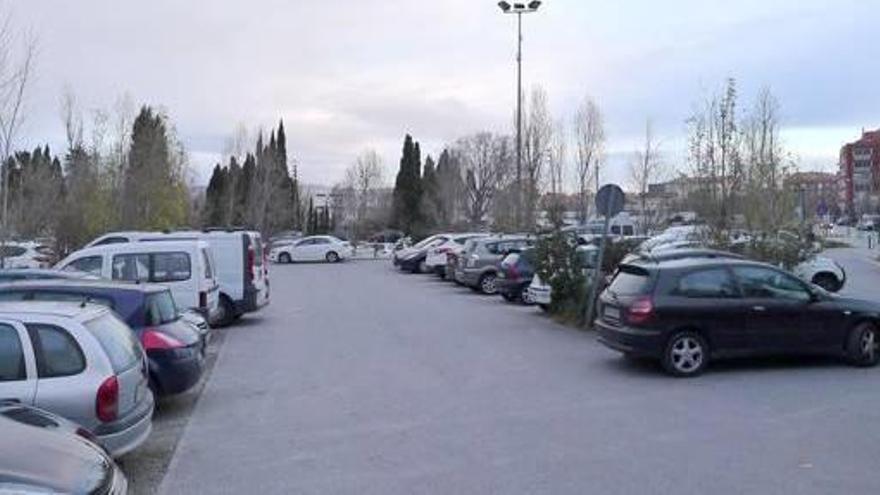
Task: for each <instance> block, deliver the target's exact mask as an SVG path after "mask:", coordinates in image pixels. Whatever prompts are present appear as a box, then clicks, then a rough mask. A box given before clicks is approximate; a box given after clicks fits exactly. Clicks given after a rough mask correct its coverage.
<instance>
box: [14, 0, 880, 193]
mask: <svg viewBox="0 0 880 495" xmlns="http://www.w3.org/2000/svg"><path fill="white" fill-rule="evenodd" d="M6 5H7V6H8V8H9V10H10V11H11V13H12V15H13V19H14V22H15V24H16V26H18V27H21V28H26V29H29V30H31V31H32V32H34V33H35V34H36V35H37V36H38V38H39V47H40V50H39V58H38V65H37V79H36V81H35V83H34V84H33V85H32V86H31V91H30V94H29V98H28V120H27V122H26V126H25V128H24V132H23V136H22V146H33V145H36V144H38V143H45V142H48V143H49V144H50V145H52V146H53V148H55V150H56V151H59V150H60V148H61V147H62V145H63V129H62V126H61V123H60V119H59V117H58V115H59V111H58V108H59V99H60V95H61V94H62V91H63V89H64V87H65V86H69V87H71V88H72V89H73V91H74V92H75V93H76V95H77V96H78V99H79V101H80V104H81V105H82V106H83V107H84V108H85V109H87V110H88V109H91V108H98V107H103V108H109V107H111V106H112V103H113V101H114V100H115V99H116V98H117V97H118V96H119V95H121V94H123V93H128V94H130V95H131V97H132V98H133V99H134V100H135V101H136V102H137V103H138V104H141V103H147V104H152V105H157V106H161V107H163V108H165V109H166V110H167V112H168V114H169V116H170V117H171V119H172V120H173V122H174V124H175V125H176V127H177V129H178V133H179V135H180V136H181V138H182V139H183V141H184V143H185V144H186V146H187V148H188V150H189V152H190V154H191V161H192V163H193V166H194V169H195V170H196V172H197V173H196V177H197V180H198V181H199V182H207V177H208V175H209V173H210V168H211V167H212V166H213V164H214V163H216V161H217V160H218V159H219V158H220V154H221V153H222V152H223V149H224V143H225V142H226V140H227V139H228V137H229V136H230V135H231V134H232V132H233V130H234V129H235V127H236V126H237V125H238V124H239V123H244V124H245V125H246V126H248V127H249V128H252V129H257V128H259V127H263V128H266V129H268V128H270V127H271V126H273V125H274V124H275V123H276V122H277V121H278V120H279V119H281V118H283V119H284V122H285V125H286V127H287V135H288V150H289V151H290V153H291V155H292V157H293V158H295V159H296V160H297V161H298V162H299V163H300V175H301V178H302V180H303V181H305V182H308V183H324V184H329V183H333V182H335V181H337V180H338V179H340V177H341V176H342V173H343V170H344V169H345V167H346V166H347V165H348V164H350V163H351V162H352V161H353V160H354V157H355V156H356V155H357V154H358V152H359V151H361V150H363V149H364V148H367V147H374V148H376V149H378V150H379V151H380V153H381V155H382V156H383V158H384V161H385V167H386V170H387V175H388V180H389V181H390V180H393V173H394V172H395V171H396V167H397V161H398V160H399V157H400V148H401V143H402V138H403V135H404V134H405V133H411V134H413V136H414V137H415V138H416V139H417V140H419V141H421V142H422V149H423V152H426V153H432V154H436V153H437V152H438V151H439V150H440V149H441V148H442V146H443V144H444V143H448V142H451V141H453V140H455V139H456V138H457V137H460V136H462V135H465V134H467V133H470V132H474V131H478V130H492V131H496V132H510V131H511V127H512V125H511V124H512V122H513V118H512V116H513V104H514V102H515V79H514V77H515V65H514V52H515V40H516V38H515V23H514V21H515V18H514V17H513V16H504V15H502V14H501V12H500V10H499V9H498V7H497V6H496V2H495V1H492V0H434V1H430V0H381V1H377V0H374V1H371V2H367V1H360V0H248V1H241V0H210V1H195V0H148V1H147V0H145V1H121V0H21V1H14V2H8V3H7V4H6ZM877 7H878V5H877V2H876V0H873V1H865V0H860V1H854V0H853V1H850V0H772V1H770V0H736V1H735V2H733V1H729V0H667V1H664V2H658V1H656V0H618V1H613V2H609V1H598V0H596V1H594V0H546V1H545V2H544V5H543V6H542V7H541V10H540V12H538V13H537V14H533V15H529V16H528V17H527V18H525V19H524V30H525V33H524V36H525V54H524V64H525V65H524V82H525V84H526V85H527V86H531V85H533V84H540V85H542V86H544V88H545V89H546V90H547V92H548V94H549V98H550V104H551V109H552V111H553V113H554V114H555V116H556V117H557V118H559V119H562V120H563V121H564V122H569V123H570V121H571V118H572V114H573V112H574V109H575V108H576V106H577V104H578V103H579V101H580V100H581V99H582V98H583V96H584V95H585V94H590V95H592V96H593V97H594V98H595V99H596V100H597V101H598V102H599V104H600V106H601V107H602V109H603V111H604V114H605V117H606V123H607V133H608V136H609V145H608V147H609V150H610V151H611V152H612V154H614V156H615V159H613V160H611V163H610V165H609V167H608V168H609V169H610V170H609V173H608V174H607V176H606V177H605V178H606V179H616V180H624V179H625V177H626V176H627V174H626V173H625V171H624V170H623V169H624V168H625V167H624V163H623V162H624V160H623V158H621V157H624V156H626V155H625V154H626V153H629V152H631V150H632V149H633V147H634V146H635V144H634V143H635V140H636V139H637V137H638V135H639V134H640V133H641V132H642V129H643V127H644V121H645V119H646V118H648V117H650V118H651V119H652V120H653V121H654V123H655V126H656V127H657V132H658V134H660V136H661V137H662V139H663V142H664V148H665V151H666V152H667V154H668V156H669V157H668V160H669V161H678V160H679V158H678V157H680V156H681V154H682V150H681V148H682V146H683V145H682V143H683V138H684V120H685V119H686V117H687V116H688V114H689V112H690V110H691V108H692V107H693V105H694V104H695V103H696V102H697V101H699V100H700V99H701V98H703V97H705V96H706V95H707V94H709V93H711V92H713V91H715V90H717V89H718V88H719V87H720V85H721V84H722V82H723V80H724V78H725V77H728V76H733V77H736V78H737V79H738V80H739V84H740V89H741V91H742V93H743V96H744V98H745V99H749V98H750V97H751V95H752V94H754V93H755V92H756V91H757V90H758V89H759V88H760V87H762V86H765V85H767V86H770V87H771V88H772V90H773V91H774V92H775V93H776V95H777V97H778V98H779V100H780V101H781V103H782V112H783V116H784V123H785V125H786V131H785V138H786V143H787V145H788V147H789V149H790V150H792V151H794V152H795V153H797V154H798V155H799V156H800V157H801V158H802V161H803V163H804V165H805V168H821V167H824V168H826V169H830V168H832V167H833V166H834V164H835V161H836V155H837V153H838V150H839V146H840V145H841V144H842V143H843V142H844V141H846V140H851V139H854V138H856V137H858V133H859V132H860V130H861V128H862V127H872V126H874V127H877V126H880V98H878V83H877V81H880V62H878V61H880V43H878V42H877V35H876V33H877V22H876V19H877Z"/></svg>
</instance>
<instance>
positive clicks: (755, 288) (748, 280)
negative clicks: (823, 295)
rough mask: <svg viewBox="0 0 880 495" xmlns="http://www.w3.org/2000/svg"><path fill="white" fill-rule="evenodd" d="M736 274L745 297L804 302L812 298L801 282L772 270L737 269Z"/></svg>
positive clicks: (760, 268) (759, 268)
mask: <svg viewBox="0 0 880 495" xmlns="http://www.w3.org/2000/svg"><path fill="white" fill-rule="evenodd" d="M734 273H735V274H736V277H737V278H738V279H739V284H740V287H742V292H743V296H744V297H749V298H758V299H781V300H788V301H804V302H805V301H809V300H810V299H811V297H812V296H811V295H810V293H809V292H808V291H807V289H806V287H805V286H804V284H802V283H801V282H800V281H799V280H797V279H796V278H794V277H792V276H790V275H786V274H784V273H782V272H779V271H776V270H773V269H770V268H762V267H736V268H734Z"/></svg>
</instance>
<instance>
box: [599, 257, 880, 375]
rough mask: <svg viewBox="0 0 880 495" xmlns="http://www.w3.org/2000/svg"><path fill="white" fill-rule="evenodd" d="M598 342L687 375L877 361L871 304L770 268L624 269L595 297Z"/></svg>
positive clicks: (659, 264) (696, 261) (688, 264)
mask: <svg viewBox="0 0 880 495" xmlns="http://www.w3.org/2000/svg"><path fill="white" fill-rule="evenodd" d="M597 315H598V316H597V319H596V322H595V324H596V329H597V330H598V335H599V340H600V341H601V342H602V343H603V344H605V345H606V346H608V347H610V348H612V349H615V350H617V351H620V352H622V353H624V354H626V355H629V356H636V357H650V358H655V359H659V360H660V361H661V362H662V364H663V367H664V368H665V369H666V371H668V372H669V373H671V374H673V375H676V376H694V375H698V374H699V373H700V372H702V371H703V370H704V369H705V368H706V366H707V365H708V364H709V361H710V359H716V358H723V357H735V356H744V355H759V354H774V355H775V354H827V355H833V356H842V357H844V358H846V359H847V360H848V361H849V362H851V363H852V364H854V365H857V366H874V365H876V364H877V362H878V359H880V350H878V343H880V332H878V324H880V304H876V303H871V302H866V301H859V300H855V299H847V298H843V297H839V296H836V295H832V294H829V293H827V292H825V291H824V290H822V289H820V288H818V287H815V286H811V285H809V284H807V283H805V282H803V281H801V280H800V279H799V278H797V277H795V276H794V275H791V274H789V273H787V272H785V271H783V270H780V269H778V268H776V267H773V266H771V265H767V264H764V263H757V262H752V261H746V260H739V259H732V258H685V259H672V260H666V261H656V260H652V259H643V260H632V261H629V262H628V263H625V264H622V265H620V267H619V268H618V270H617V273H616V275H615V276H614V279H613V280H612V282H611V285H610V286H609V287H608V288H607V289H606V290H605V291H604V292H603V293H602V295H601V297H600V299H599V307H598V313H597Z"/></svg>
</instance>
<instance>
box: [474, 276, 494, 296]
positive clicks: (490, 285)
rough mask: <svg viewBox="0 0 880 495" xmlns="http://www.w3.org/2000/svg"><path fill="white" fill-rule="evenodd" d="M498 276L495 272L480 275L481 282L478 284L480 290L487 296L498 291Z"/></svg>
mask: <svg viewBox="0 0 880 495" xmlns="http://www.w3.org/2000/svg"><path fill="white" fill-rule="evenodd" d="M497 281H498V276H497V275H495V274H494V273H487V274H485V275H483V276H482V277H480V283H479V285H478V287H479V290H480V292H482V293H483V294H485V295H487V296H494V295H495V294H497V293H498V284H497V283H496V282H497Z"/></svg>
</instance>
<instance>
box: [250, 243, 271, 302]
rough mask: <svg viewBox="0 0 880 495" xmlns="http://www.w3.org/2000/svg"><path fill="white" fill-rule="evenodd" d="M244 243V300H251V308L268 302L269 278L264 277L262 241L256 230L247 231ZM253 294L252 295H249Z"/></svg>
mask: <svg viewBox="0 0 880 495" xmlns="http://www.w3.org/2000/svg"><path fill="white" fill-rule="evenodd" d="M244 243H245V246H244V247H245V250H244V254H245V271H244V277H245V280H244V282H245V284H244V285H245V301H248V302H250V301H253V308H252V309H253V310H255V309H257V308H259V307H262V306H265V305H266V304H268V302H269V284H268V282H269V280H268V278H267V277H266V267H265V262H266V260H265V257H264V254H265V253H264V251H263V241H262V239H261V237H260V234H259V233H257V232H247V233H245V235H244ZM251 294H253V295H251Z"/></svg>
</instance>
